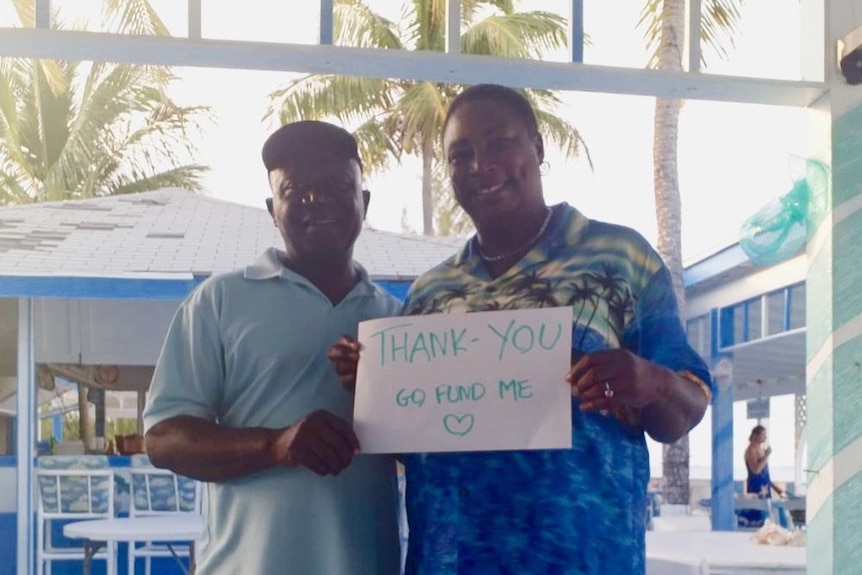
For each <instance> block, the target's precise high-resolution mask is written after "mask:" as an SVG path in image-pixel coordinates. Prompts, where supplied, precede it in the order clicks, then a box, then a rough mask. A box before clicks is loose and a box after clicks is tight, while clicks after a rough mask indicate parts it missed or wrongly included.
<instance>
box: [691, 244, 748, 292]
mask: <svg viewBox="0 0 862 575" xmlns="http://www.w3.org/2000/svg"><path fill="white" fill-rule="evenodd" d="M749 261H751V259H750V258H749V257H748V256H747V255H746V254H745V252H744V251H742V248H741V247H739V244H734V245H732V246H730V247H728V248H725V249H723V250H721V251H720V252H718V253H717V254H713V255H711V256H709V257H707V258H705V259H703V260H701V261H699V262H696V263H694V264H692V265H690V266H687V267H686V268H685V270H684V271H683V273H682V283H683V285H684V286H685V287H686V288H690V287H692V286H694V285H697V284H698V283H700V282H702V281H706V280H708V279H711V278H713V277H715V276H717V275H719V274H721V273H723V272H726V271H728V270H732V269H733V268H735V267H737V266H739V265H741V264H744V263H745V262H749Z"/></svg>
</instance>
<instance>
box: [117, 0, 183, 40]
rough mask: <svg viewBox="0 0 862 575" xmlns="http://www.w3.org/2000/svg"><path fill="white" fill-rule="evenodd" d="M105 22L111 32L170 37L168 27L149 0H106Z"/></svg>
mask: <svg viewBox="0 0 862 575" xmlns="http://www.w3.org/2000/svg"><path fill="white" fill-rule="evenodd" d="M103 20H104V21H105V23H106V25H107V27H108V29H109V30H111V31H113V32H117V33H121V34H135V35H138V36H170V32H168V27H167V26H165V23H164V22H163V21H162V19H161V18H160V17H159V15H158V14H157V13H156V10H155V8H153V6H152V5H151V4H150V3H149V2H148V1H147V0H105V1H104V4H103Z"/></svg>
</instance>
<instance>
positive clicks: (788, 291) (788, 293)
mask: <svg viewBox="0 0 862 575" xmlns="http://www.w3.org/2000/svg"><path fill="white" fill-rule="evenodd" d="M792 303H793V286H790V287H786V288H784V310H782V311H783V313H784V318H783V321H782V326H783V327H784V331H790V310H791V307H792V306H791V305H790V304H792Z"/></svg>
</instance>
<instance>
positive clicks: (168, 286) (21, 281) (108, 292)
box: [0, 276, 412, 301]
mask: <svg viewBox="0 0 862 575" xmlns="http://www.w3.org/2000/svg"><path fill="white" fill-rule="evenodd" d="M206 279H207V276H196V277H194V278H193V279H182V280H169V279H134V278H100V277H65V276H63V277H60V276H58V277H54V276H33V277H29V276H24V277H22V276H0V297H8V298H22V297H25V298H30V297H32V298H40V297H57V298H64V299H131V300H153V301H155V300H165V301H176V300H183V299H185V298H186V297H187V296H188V295H189V294H190V293H191V292H192V291H193V290H194V289H195V288H196V287H198V286H199V285H200V284H202V283H203V282H204V280H206ZM376 283H377V284H378V285H379V286H380V287H382V288H383V289H385V290H386V291H388V292H389V293H391V294H392V295H394V296H395V297H397V298H398V299H400V300H402V301H403V300H404V298H405V297H407V290H408V289H409V288H410V284H411V283H412V280H387V281H377V282H376Z"/></svg>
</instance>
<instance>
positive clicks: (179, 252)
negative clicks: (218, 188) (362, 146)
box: [0, 189, 463, 280]
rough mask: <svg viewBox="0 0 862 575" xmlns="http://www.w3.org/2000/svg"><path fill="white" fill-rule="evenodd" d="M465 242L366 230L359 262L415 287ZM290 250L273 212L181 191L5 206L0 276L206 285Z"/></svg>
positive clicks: (0, 223) (0, 222)
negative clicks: (196, 280)
mask: <svg viewBox="0 0 862 575" xmlns="http://www.w3.org/2000/svg"><path fill="white" fill-rule="evenodd" d="M462 242H463V240H458V239H454V238H440V237H429V236H419V235H413V234H396V233H391V232H384V231H379V230H374V229H371V228H368V227H366V228H365V229H363V231H362V233H361V234H360V237H359V240H358V241H357V244H356V249H355V252H354V256H355V257H356V260H357V261H359V262H360V263H361V264H362V265H363V266H365V268H366V269H367V270H368V272H369V274H370V275H371V276H372V278H374V279H377V280H411V279H413V278H415V277H416V276H417V275H419V274H420V273H422V272H424V271H426V270H428V269H429V268H431V267H432V266H434V265H436V264H438V263H440V262H441V261H442V260H444V259H445V258H447V257H448V256H450V255H451V254H452V253H454V251H455V249H456V248H457V246H459V245H460V244H461V243H462ZM280 245H282V241H281V238H280V237H279V235H278V232H277V230H276V229H275V227H274V226H273V224H272V220H271V219H270V217H269V214H268V213H267V212H266V210H264V209H258V208H254V207H250V206H245V205H241V204H235V203H231V202H226V201H223V200H218V199H214V198H211V197H207V196H205V195H201V194H194V193H191V192H188V191H185V190H179V189H164V190H159V191H155V192H146V193H141V194H133V195H124V196H109V197H104V198H95V199H90V200H74V201H66V202H52V203H42V204H31V205H26V206H7V207H3V208H0V277H32V276H42V277H46V276H47V277H51V276H64V277H123V278H140V279H148V278H170V277H178V276H180V277H181V276H184V277H189V276H193V277H205V276H209V275H212V274H215V273H219V272H225V271H230V270H233V269H237V268H241V267H244V266H245V265H247V264H249V263H251V262H253V261H255V260H256V259H257V257H258V256H259V255H260V254H261V253H262V252H263V251H264V250H265V249H266V248H268V247H270V246H280Z"/></svg>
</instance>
